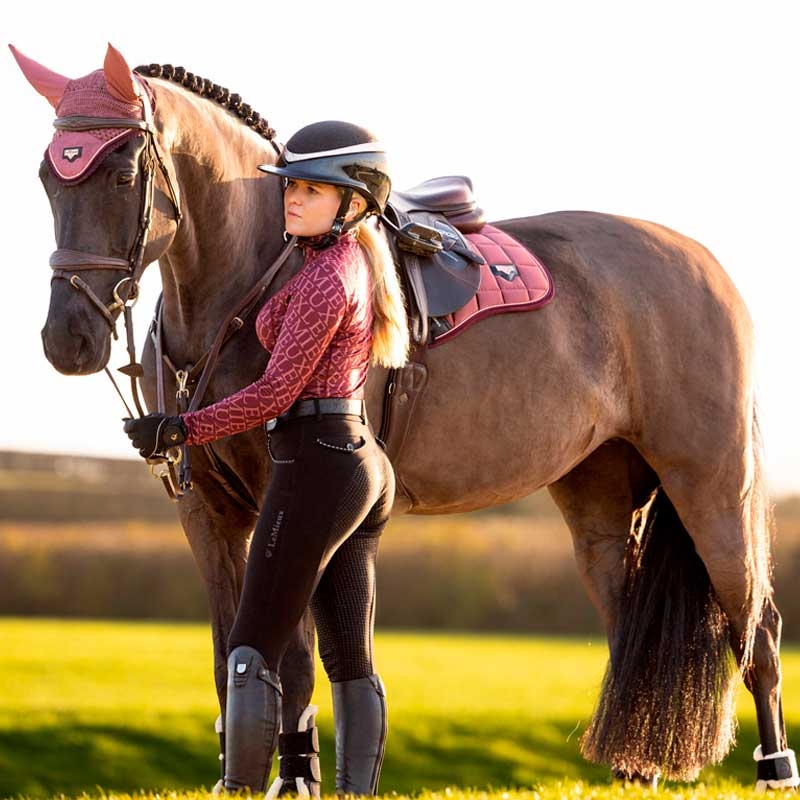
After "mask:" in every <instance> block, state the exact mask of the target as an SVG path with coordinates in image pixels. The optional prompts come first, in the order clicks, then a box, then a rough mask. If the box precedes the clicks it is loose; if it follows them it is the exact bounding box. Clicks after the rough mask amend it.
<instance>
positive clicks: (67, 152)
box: [61, 147, 83, 164]
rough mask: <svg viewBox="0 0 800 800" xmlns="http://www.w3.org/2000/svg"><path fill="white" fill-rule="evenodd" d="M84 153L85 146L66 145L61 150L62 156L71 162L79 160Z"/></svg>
mask: <svg viewBox="0 0 800 800" xmlns="http://www.w3.org/2000/svg"><path fill="white" fill-rule="evenodd" d="M82 155H83V148H82V147H65V148H64V149H63V150H62V151H61V158H63V159H64V160H65V161H69V162H70V164H71V163H72V162H73V161H77V160H78V159H79V158H80V157H81V156H82Z"/></svg>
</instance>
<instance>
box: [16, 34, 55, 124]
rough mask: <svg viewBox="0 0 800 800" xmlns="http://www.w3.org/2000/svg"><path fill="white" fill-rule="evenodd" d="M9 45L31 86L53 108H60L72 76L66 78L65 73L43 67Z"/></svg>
mask: <svg viewBox="0 0 800 800" xmlns="http://www.w3.org/2000/svg"><path fill="white" fill-rule="evenodd" d="M8 47H9V49H10V50H11V53H12V54H13V56H14V58H15V59H16V60H17V64H19V68H20V69H21V70H22V73H23V74H24V75H25V77H26V78H27V79H28V80H29V81H30V84H31V86H33V88H34V89H36V91H37V92H39V94H40V95H42V96H43V97H46V98H47V100H48V102H49V103H50V105H51V106H53V108H58V104H59V103H60V102H61V97H62V96H63V94H64V89H65V88H66V86H67V84H68V83H69V82H70V78H65V77H64V76H63V75H59V74H58V73H57V72H53V71H52V70H49V69H47V67H43V66H42V65H41V64H39V63H38V62H36V61H34V60H33V59H32V58H28V57H27V56H25V55H23V54H22V53H20V51H19V50H17V48H16V47H14V45H13V44H9V46H8Z"/></svg>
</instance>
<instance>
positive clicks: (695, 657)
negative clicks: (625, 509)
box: [581, 487, 752, 780]
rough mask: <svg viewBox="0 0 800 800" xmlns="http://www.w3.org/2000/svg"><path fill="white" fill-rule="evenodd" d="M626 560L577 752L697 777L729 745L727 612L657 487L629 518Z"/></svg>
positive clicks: (640, 771)
mask: <svg viewBox="0 0 800 800" xmlns="http://www.w3.org/2000/svg"><path fill="white" fill-rule="evenodd" d="M625 567H626V587H625V593H624V597H623V598H622V602H621V608H620V614H619V618H618V622H617V627H616V630H615V632H614V634H613V637H612V641H611V658H610V661H609V666H608V669H607V671H606V675H605V678H604V680H603V686H602V689H601V693H600V698H599V700H598V705H597V708H596V710H595V714H594V717H593V719H592V721H591V723H590V725H589V728H588V729H587V731H586V733H585V734H584V736H583V739H582V742H581V744H582V749H583V754H584V756H585V757H586V758H587V759H588V760H590V761H595V762H598V763H606V764H611V765H612V767H613V768H614V770H615V771H617V772H618V773H621V774H622V775H626V776H630V777H637V776H638V777H648V778H649V777H653V776H656V775H660V776H662V777H664V778H669V779H673V780H694V779H695V778H696V777H697V775H698V773H699V772H700V770H701V769H702V768H703V767H704V766H706V765H707V764H709V763H717V762H719V761H721V760H722V759H723V758H724V757H725V756H726V755H727V753H728V752H729V750H730V749H731V747H732V746H733V743H734V738H735V730H736V717H735V713H734V700H735V696H734V686H735V681H734V678H735V676H736V665H735V662H734V659H733V654H732V651H731V648H730V640H729V633H730V628H729V624H728V619H727V617H726V616H725V614H724V613H723V611H722V609H721V608H720V605H719V603H718V601H717V598H716V595H715V593H714V590H713V588H712V586H711V581H710V579H709V576H708V573H707V572H706V569H705V566H704V565H703V562H702V561H701V559H700V557H699V556H698V555H697V552H696V551H695V548H694V544H693V542H692V540H691V538H690V536H689V534H688V532H687V531H686V528H685V527H684V526H683V523H682V522H681V520H680V518H679V517H678V514H677V512H676V511H675V508H674V507H673V505H672V502H671V501H670V500H669V498H668V497H667V495H666V493H665V492H664V490H663V489H662V488H661V487H659V488H658V489H656V491H655V492H654V493H653V495H652V497H651V498H650V501H649V503H648V504H647V506H645V508H644V509H642V511H641V512H638V513H637V515H636V516H635V517H634V523H633V526H632V529H631V536H630V540H629V543H628V552H627V554H626V564H625ZM748 636H752V633H749V634H748ZM749 646H750V648H752V644H750V645H749Z"/></svg>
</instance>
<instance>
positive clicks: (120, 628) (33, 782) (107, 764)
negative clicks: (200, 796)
mask: <svg viewBox="0 0 800 800" xmlns="http://www.w3.org/2000/svg"><path fill="white" fill-rule="evenodd" d="M376 650H377V654H378V665H379V669H380V672H381V674H382V675H383V678H384V681H385V683H386V685H387V690H388V693H389V709H390V734H389V741H388V747H387V755H386V761H385V764H384V770H383V777H382V781H381V790H382V792H383V793H392V792H396V793H398V794H415V795H417V794H418V793H419V792H420V791H421V790H423V789H429V790H435V792H436V794H434V795H433V796H432V797H433V798H435V799H436V800H439V799H440V798H441V800H461V798H464V800H471V798H478V797H480V798H484V797H485V796H486V795H485V794H481V793H480V792H471V793H469V792H467V793H465V792H464V791H462V790H463V789H464V788H465V787H480V788H481V789H486V790H491V789H492V788H494V789H500V788H506V789H512V790H513V789H515V788H517V789H519V788H523V789H529V791H522V792H519V793H518V792H512V793H511V794H510V795H509V797H508V798H505V797H504V796H503V795H502V794H501V793H495V794H492V795H490V796H489V798H488V800H515V799H516V798H520V800H522V799H523V798H525V800H550V799H551V798H573V797H574V798H586V797H598V798H605V797H612V796H616V795H617V794H618V792H617V790H616V789H612V788H609V787H608V772H607V770H606V769H605V768H604V767H598V766H595V765H590V764H587V763H585V762H584V761H583V760H582V759H581V758H580V755H579V749H578V748H579V744H578V742H579V738H580V735H581V733H582V731H583V729H584V728H585V726H586V723H587V721H588V719H589V716H590V714H591V711H592V707H593V703H594V699H595V695H596V690H597V686H598V684H599V681H600V679H601V677H602V673H603V669H604V667H605V661H606V651H605V645H604V643H602V642H600V641H597V640H564V639H558V640H556V639H540V638H532V637H510V636H508V637H506V636H466V635H441V634H417V633H392V634H383V635H380V636H378V639H377V644H376ZM784 677H785V704H784V705H785V712H786V715H787V723H788V726H789V735H790V743H791V742H792V741H793V740H794V741H795V742H796V741H797V735H800V734H797V731H798V729H800V650H798V649H796V648H795V649H787V650H785V652H784ZM0 687H2V688H1V689H0V797H9V796H18V795H24V796H31V797H32V796H37V797H41V796H52V795H57V794H62V793H63V794H64V795H66V796H70V797H71V796H76V795H80V794H82V793H89V794H92V795H105V796H109V795H110V794H114V795H115V796H116V795H118V794H119V793H123V794H125V793H132V792H133V793H135V792H142V791H144V792H154V791H159V792H160V793H161V794H160V797H162V798H163V797H166V796H173V793H175V792H177V794H175V795H174V796H175V797H176V798H178V800H183V798H184V797H185V796H186V795H184V794H182V792H185V791H189V795H188V796H189V797H191V796H192V792H193V790H197V789H198V788H200V787H210V786H211V785H212V784H213V783H214V781H215V780H216V778H217V767H216V755H217V746H216V745H217V743H216V736H215V734H214V732H213V722H214V718H215V717H216V715H217V707H216V698H215V695H214V692H213V685H212V679H211V645H210V635H209V631H208V628H207V627H206V626H204V625H170V624H136V623H101V622H75V621H71V622H66V621H51V620H30V619H5V620H0ZM314 700H315V702H316V703H317V704H318V705H319V707H320V714H319V718H318V724H319V726H320V733H321V734H322V737H321V738H322V749H323V753H322V763H323V790H324V791H331V789H332V787H331V778H332V776H333V756H332V748H333V742H332V735H331V734H332V728H333V724H332V717H331V709H330V700H329V688H328V685H327V682H326V680H325V678H324V674H323V673H322V672H321V671H320V673H319V677H318V686H317V691H316V694H315V699H314ZM740 709H741V712H740V732H739V745H738V746H737V748H736V750H735V751H734V752H733V753H732V754H731V756H730V757H729V758H728V759H727V760H726V761H725V763H724V764H723V765H722V767H719V768H715V769H710V770H707V771H706V772H705V773H704V774H703V776H702V782H703V783H705V784H707V785H708V787H710V788H703V789H701V788H692V789H689V788H688V787H679V786H672V787H671V788H670V787H668V788H667V796H669V792H672V793H673V794H675V796H676V797H678V796H679V797H681V798H690V797H695V796H697V797H704V798H706V797H710V796H714V797H721V796H725V797H732V796H742V797H748V796H749V795H750V791H749V787H750V786H751V785H752V783H753V780H754V768H753V766H754V765H753V762H752V761H751V753H752V750H753V748H754V747H755V745H756V744H757V735H756V732H755V721H754V714H753V710H752V704H751V702H750V699H749V696H748V695H747V694H746V693H745V692H742V693H741V696H740ZM793 732H794V734H795V735H793ZM722 781H733V783H723V782H722ZM100 787H102V788H100ZM446 787H450V788H449V789H446ZM533 788H535V790H536V791H535V792H534V791H533ZM698 792H699V794H698ZM195 794H196V792H195ZM662 794H663V792H662ZM637 795H638V790H637V792H635V793H633V794H632V795H630V796H633V797H636V796H637ZM147 796H148V797H150V796H153V795H152V794H150V795H147ZM428 796H429V795H426V797H428Z"/></svg>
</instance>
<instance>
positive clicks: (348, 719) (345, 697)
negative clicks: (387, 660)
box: [331, 675, 386, 794]
mask: <svg viewBox="0 0 800 800" xmlns="http://www.w3.org/2000/svg"><path fill="white" fill-rule="evenodd" d="M331 691H332V693H333V722H334V726H335V729H336V793H337V794H377V793H378V779H379V778H380V774H381V764H382V762H383V748H384V745H385V744H386V690H385V689H384V688H383V682H382V681H381V679H380V677H379V676H378V675H371V676H370V677H369V678H358V679H356V680H354V681H337V682H335V683H331Z"/></svg>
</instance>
